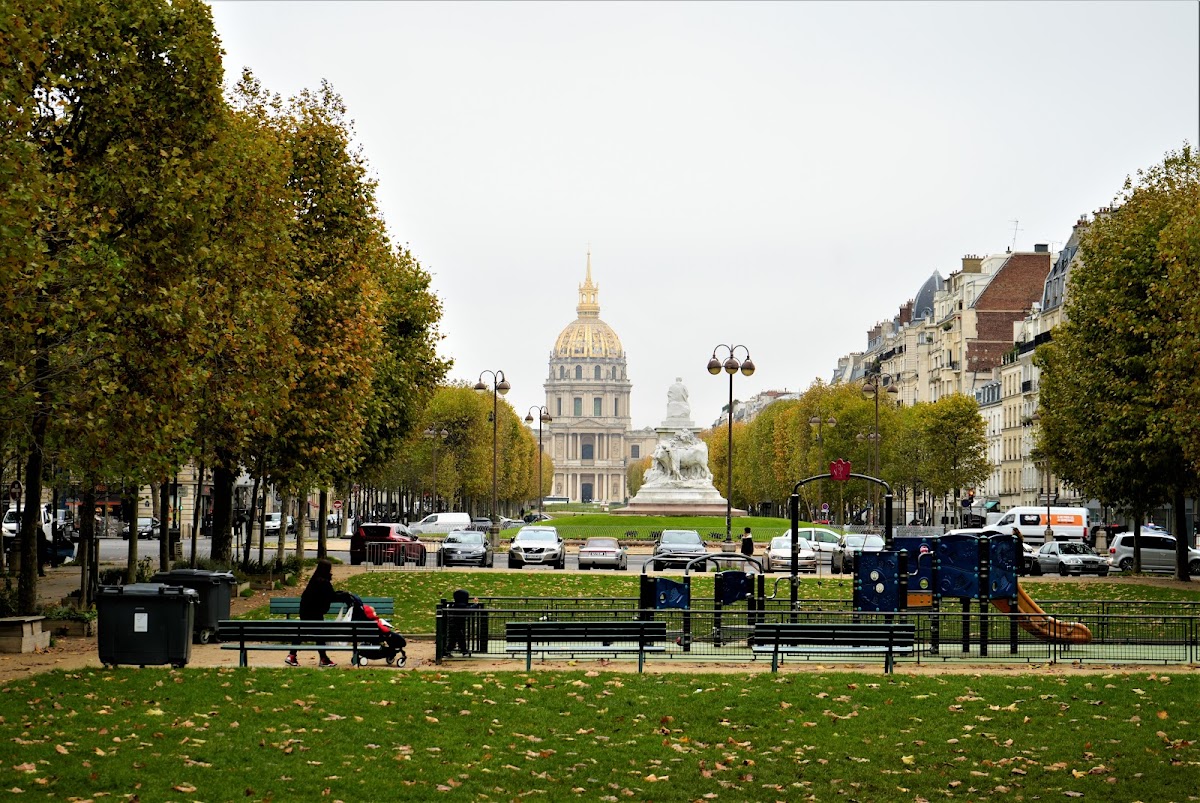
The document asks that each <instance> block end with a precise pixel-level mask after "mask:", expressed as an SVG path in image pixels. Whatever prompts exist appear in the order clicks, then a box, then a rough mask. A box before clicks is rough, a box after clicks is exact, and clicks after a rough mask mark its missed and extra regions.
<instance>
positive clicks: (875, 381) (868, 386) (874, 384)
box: [862, 373, 900, 524]
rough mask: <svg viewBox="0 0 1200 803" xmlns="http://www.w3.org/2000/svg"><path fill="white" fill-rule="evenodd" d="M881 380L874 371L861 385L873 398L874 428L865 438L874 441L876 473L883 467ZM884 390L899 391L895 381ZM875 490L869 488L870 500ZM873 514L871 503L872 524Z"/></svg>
mask: <svg viewBox="0 0 1200 803" xmlns="http://www.w3.org/2000/svg"><path fill="white" fill-rule="evenodd" d="M882 380H883V375H882V374H880V373H875V374H874V375H872V376H870V377H868V378H867V381H866V382H864V383H863V387H862V392H863V395H864V396H866V397H867V398H872V399H874V400H875V428H874V429H873V430H872V431H871V434H870V435H868V436H867V438H868V439H869V440H871V441H874V446H875V462H874V470H875V474H876V475H878V474H882V473H883V468H882V466H881V465H880V461H879V385H880V382H881V381H882ZM885 392H886V393H890V394H891V395H892V396H895V395H896V394H898V393H899V392H900V389H899V388H897V387H896V385H895V383H890V384H888V386H887V388H886V389H885ZM875 490H876V489H875V488H872V489H871V497H872V500H874V497H875ZM875 516H876V513H875V505H874V504H872V505H871V523H872V524H873V523H875V521H876V518H875Z"/></svg>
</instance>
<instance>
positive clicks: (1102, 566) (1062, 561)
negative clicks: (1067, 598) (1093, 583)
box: [1030, 541, 1108, 577]
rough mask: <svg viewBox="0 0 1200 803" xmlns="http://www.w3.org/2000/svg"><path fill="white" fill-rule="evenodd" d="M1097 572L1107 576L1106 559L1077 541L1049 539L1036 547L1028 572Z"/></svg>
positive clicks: (1062, 573) (1065, 573)
mask: <svg viewBox="0 0 1200 803" xmlns="http://www.w3.org/2000/svg"><path fill="white" fill-rule="evenodd" d="M1056 573H1057V574H1061V575H1062V576H1063V577H1067V576H1068V575H1072V574H1097V575H1100V576H1101V577H1107V576H1108V559H1107V558H1106V557H1104V556H1102V555H1098V554H1096V550H1094V549H1092V548H1091V547H1090V546H1088V545H1087V544H1084V543H1080V542H1079V541H1051V542H1050V543H1048V544H1042V545H1041V546H1040V547H1038V549H1037V552H1036V553H1035V555H1034V560H1033V564H1032V565H1031V566H1030V574H1034V575H1038V574H1056Z"/></svg>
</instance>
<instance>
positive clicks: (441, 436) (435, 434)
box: [425, 427, 450, 513]
mask: <svg viewBox="0 0 1200 803" xmlns="http://www.w3.org/2000/svg"><path fill="white" fill-rule="evenodd" d="M449 435H450V433H449V432H447V431H446V430H444V429H440V430H439V429H434V428H433V427H430V428H429V429H427V430H425V437H426V438H428V439H429V441H430V443H431V444H433V494H432V495H431V496H430V499H431V500H432V507H433V509H432V510H430V511H429V512H430V513H437V512H438V493H437V445H438V441H439V440H441V441H444V440H446V438H447V437H449Z"/></svg>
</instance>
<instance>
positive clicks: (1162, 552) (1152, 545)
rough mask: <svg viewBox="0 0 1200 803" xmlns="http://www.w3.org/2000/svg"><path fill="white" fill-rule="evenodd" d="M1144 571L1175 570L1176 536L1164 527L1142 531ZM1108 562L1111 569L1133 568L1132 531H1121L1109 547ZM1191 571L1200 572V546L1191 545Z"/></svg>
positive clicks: (1189, 558)
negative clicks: (1168, 532) (1165, 530)
mask: <svg viewBox="0 0 1200 803" xmlns="http://www.w3.org/2000/svg"><path fill="white" fill-rule="evenodd" d="M1140 540H1141V547H1142V571H1144V572H1173V571H1175V536H1173V535H1167V534H1166V533H1164V532H1163V531H1161V530H1146V529H1143V530H1142V533H1141V539H1140ZM1108 565H1109V569H1110V570H1112V571H1116V570H1118V569H1119V570H1121V571H1123V572H1131V571H1133V533H1119V534H1117V536H1116V537H1114V538H1113V540H1112V542H1111V543H1110V544H1109V547H1108ZM1188 571H1189V572H1190V573H1192V574H1200V549H1196V548H1195V547H1188Z"/></svg>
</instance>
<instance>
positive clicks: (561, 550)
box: [508, 526, 567, 569]
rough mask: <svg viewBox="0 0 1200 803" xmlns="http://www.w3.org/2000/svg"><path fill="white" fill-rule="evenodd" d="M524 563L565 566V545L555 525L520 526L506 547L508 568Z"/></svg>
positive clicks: (519, 566) (518, 567) (563, 567)
mask: <svg viewBox="0 0 1200 803" xmlns="http://www.w3.org/2000/svg"><path fill="white" fill-rule="evenodd" d="M526 564H533V565H545V566H553V567H554V568H556V569H565V568H567V547H566V545H565V544H564V543H563V540H562V538H561V537H560V536H559V534H558V529H557V528H555V527H545V526H542V527H522V528H521V529H519V530H517V534H516V535H514V536H513V540H512V543H511V544H509V547H508V568H510V569H520V568H521V567H522V566H524V565H526Z"/></svg>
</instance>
